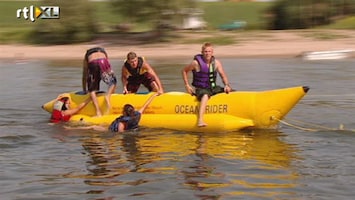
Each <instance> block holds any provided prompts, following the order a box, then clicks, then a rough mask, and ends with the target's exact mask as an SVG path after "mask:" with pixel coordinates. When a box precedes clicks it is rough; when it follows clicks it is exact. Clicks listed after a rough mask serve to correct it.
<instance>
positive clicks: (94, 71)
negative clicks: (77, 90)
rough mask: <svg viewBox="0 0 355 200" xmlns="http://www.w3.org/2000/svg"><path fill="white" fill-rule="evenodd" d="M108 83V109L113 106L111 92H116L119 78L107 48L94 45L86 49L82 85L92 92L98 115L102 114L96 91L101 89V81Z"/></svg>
mask: <svg viewBox="0 0 355 200" xmlns="http://www.w3.org/2000/svg"><path fill="white" fill-rule="evenodd" d="M101 80H102V81H103V82H105V83H106V84H107V85H108V87H109V88H108V91H107V94H106V96H105V100H106V103H107V107H108V109H110V108H111V102H110V98H111V94H113V93H114V92H115V89H116V86H117V78H116V76H115V74H114V71H113V70H112V68H111V64H110V62H109V60H108V56H107V53H106V51H105V49H103V48H101V47H94V48H91V49H88V50H87V51H86V54H85V57H84V61H83V76H82V87H83V91H84V92H85V93H86V92H87V91H88V92H89V93H90V97H91V99H92V101H93V103H94V106H95V109H96V116H102V112H101V110H100V107H99V104H98V101H97V97H96V92H97V91H99V90H100V81H101Z"/></svg>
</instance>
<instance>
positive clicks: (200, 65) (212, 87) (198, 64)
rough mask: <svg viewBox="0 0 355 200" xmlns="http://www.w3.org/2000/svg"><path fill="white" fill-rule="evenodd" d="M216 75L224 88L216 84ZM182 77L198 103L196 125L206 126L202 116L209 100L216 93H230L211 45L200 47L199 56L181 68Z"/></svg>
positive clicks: (188, 90) (225, 76)
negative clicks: (189, 80)
mask: <svg viewBox="0 0 355 200" xmlns="http://www.w3.org/2000/svg"><path fill="white" fill-rule="evenodd" d="M190 71H191V72H192V75H193V78H192V85H193V86H194V89H193V88H192V87H191V86H190V84H189V82H188V73H189V72H190ZM217 73H218V74H219V75H220V77H221V78H222V81H223V83H224V87H221V86H219V85H217V84H216V79H217ZM182 77H183V80H184V83H185V88H186V91H187V92H188V93H190V94H191V95H196V97H197V99H198V100H199V101H200V108H199V113H198V122H197V125H198V126H199V127H203V126H207V124H206V123H205V122H204V120H203V115H204V114H205V110H206V106H207V102H208V100H209V98H210V97H211V96H213V95H215V94H218V93H222V92H225V93H229V92H230V91H232V88H231V87H230V85H229V81H228V78H227V75H226V74H225V72H224V69H223V66H222V63H221V62H220V61H219V60H218V59H216V58H215V57H214V56H213V46H212V44H211V43H208V42H207V43H204V44H203V45H202V51H201V54H197V55H195V56H194V58H193V61H192V62H191V63H190V64H188V65H187V66H185V67H184V68H183V70H182Z"/></svg>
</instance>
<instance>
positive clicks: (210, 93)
mask: <svg viewBox="0 0 355 200" xmlns="http://www.w3.org/2000/svg"><path fill="white" fill-rule="evenodd" d="M223 92H224V88H223V87H221V86H218V85H217V86H216V87H214V88H196V91H195V95H196V97H197V99H198V100H199V101H201V99H202V97H203V96H204V95H205V94H207V95H208V97H211V96H213V95H215V94H218V93H223Z"/></svg>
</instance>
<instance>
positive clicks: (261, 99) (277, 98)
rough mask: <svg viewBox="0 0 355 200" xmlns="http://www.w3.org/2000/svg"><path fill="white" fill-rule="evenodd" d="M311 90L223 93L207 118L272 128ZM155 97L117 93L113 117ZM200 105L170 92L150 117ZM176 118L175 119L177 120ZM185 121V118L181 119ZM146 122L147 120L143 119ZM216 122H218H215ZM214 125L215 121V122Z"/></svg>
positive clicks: (77, 98)
mask: <svg viewBox="0 0 355 200" xmlns="http://www.w3.org/2000/svg"><path fill="white" fill-rule="evenodd" d="M308 89H309V88H308V87H302V86H298V87H290V88H282V89H276V90H266V91H235V92H230V93H229V94H225V93H221V94H217V95H215V96H212V97H211V98H210V100H209V101H208V104H207V108H206V116H207V115H216V114H224V115H231V116H234V117H238V118H242V119H249V120H251V121H252V122H253V126H254V127H255V128H269V127H271V126H274V125H276V124H277V123H278V121H277V120H273V118H276V119H282V118H283V117H284V116H285V115H286V114H287V113H288V112H289V111H290V110H291V109H292V108H293V107H294V106H295V105H296V104H297V102H298V101H299V100H300V99H301V98H302V97H303V96H304V95H305V94H306V92H307V91H308ZM104 95H105V94H104V93H101V94H98V102H99V105H100V108H101V110H102V112H103V113H104V112H105V111H106V110H107V107H106V103H105V99H104ZM150 95H151V94H149V93H148V94H126V95H123V94H113V95H112V96H111V104H112V108H111V109H110V110H109V114H113V115H120V114H121V113H122V108H123V106H124V104H127V103H129V104H132V105H133V106H134V107H135V108H136V109H139V108H140V107H141V106H142V105H143V104H144V103H145V101H146V100H147V99H148V98H149V97H150ZM63 96H69V97H70V98H71V100H72V104H71V106H76V105H78V104H80V103H81V102H83V101H84V100H85V99H86V98H88V97H89V95H88V94H86V95H80V94H76V93H75V92H71V93H65V94H63ZM54 101H55V100H52V101H50V102H47V103H45V104H44V105H43V106H42V107H43V109H44V110H46V111H48V112H52V108H53V103H54ZM198 105H199V102H198V101H197V100H196V97H195V96H191V95H190V94H187V93H184V92H167V93H164V94H162V95H160V96H157V97H155V99H154V100H153V101H152V103H151V104H150V105H149V107H148V108H147V109H146V110H145V113H146V114H152V115H155V114H167V116H175V115H177V116H185V117H186V118H188V115H197V113H198ZM80 114H83V115H87V116H94V115H95V109H94V106H93V104H92V102H91V103H89V104H88V105H87V106H86V107H85V108H83V109H82V110H81V111H80ZM173 119H175V117H174V118H173ZM179 119H183V117H181V118H180V117H179ZM165 120H170V119H166V118H161V119H160V123H164V121H165ZM143 121H144V120H143ZM212 121H215V120H212ZM213 123H214V122H213Z"/></svg>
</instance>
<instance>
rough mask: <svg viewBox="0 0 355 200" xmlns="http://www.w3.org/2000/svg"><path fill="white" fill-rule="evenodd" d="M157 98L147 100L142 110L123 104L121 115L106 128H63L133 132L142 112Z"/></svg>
mask: <svg viewBox="0 0 355 200" xmlns="http://www.w3.org/2000/svg"><path fill="white" fill-rule="evenodd" d="M156 96H158V93H154V94H153V95H152V96H150V97H149V99H148V100H147V101H146V102H145V103H144V105H143V106H142V108H140V109H139V110H135V108H134V107H133V106H132V105H131V104H125V105H124V106H123V112H122V115H121V116H119V117H117V118H116V119H115V120H114V121H113V122H111V124H110V126H109V127H108V128H107V127H105V126H99V125H92V126H85V127H65V128H67V129H81V130H89V129H92V130H96V131H107V130H108V131H111V132H124V131H126V130H134V129H137V128H138V127H139V121H140V119H141V116H142V114H143V112H144V110H145V109H146V108H147V107H148V106H149V104H150V103H151V102H152V100H153V99H154V98H155V97H156Z"/></svg>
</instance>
